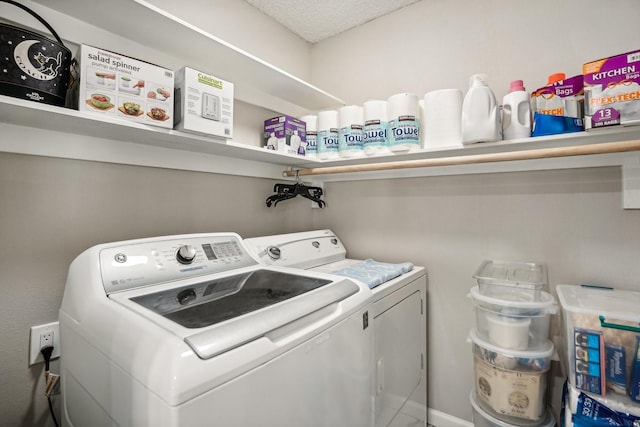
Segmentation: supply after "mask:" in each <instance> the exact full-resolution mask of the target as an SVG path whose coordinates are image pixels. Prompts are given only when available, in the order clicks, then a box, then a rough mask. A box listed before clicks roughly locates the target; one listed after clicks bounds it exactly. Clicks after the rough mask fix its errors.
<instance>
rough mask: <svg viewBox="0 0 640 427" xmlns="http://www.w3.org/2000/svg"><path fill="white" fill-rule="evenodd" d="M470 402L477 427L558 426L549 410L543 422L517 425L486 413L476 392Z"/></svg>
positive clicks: (471, 395)
mask: <svg viewBox="0 0 640 427" xmlns="http://www.w3.org/2000/svg"><path fill="white" fill-rule="evenodd" d="M469 400H470V401H471V407H472V409H473V425H474V426H475V427H553V426H554V425H555V424H556V420H555V418H553V416H552V415H551V411H550V410H548V409H547V411H546V415H545V416H544V417H543V419H542V421H538V422H527V420H518V423H517V424H510V423H508V422H505V421H502V420H500V419H498V418H496V417H494V416H493V415H491V414H490V413H488V412H487V411H485V410H484V409H483V408H482V406H480V404H479V403H478V397H477V396H476V393H475V392H473V391H472V392H471V394H470V395H469Z"/></svg>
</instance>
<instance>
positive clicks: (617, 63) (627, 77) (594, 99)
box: [582, 50, 640, 129]
mask: <svg viewBox="0 0 640 427" xmlns="http://www.w3.org/2000/svg"><path fill="white" fill-rule="evenodd" d="M582 72H583V74H584V96H585V128H586V129H595V128H599V127H605V126H613V125H640V50H637V51H634V52H628V53H625V54H622V55H617V56H612V57H610V58H605V59H599V60H597V61H592V62H589V63H586V64H584V66H583V67H582Z"/></svg>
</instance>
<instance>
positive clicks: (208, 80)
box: [174, 67, 233, 138]
mask: <svg viewBox="0 0 640 427" xmlns="http://www.w3.org/2000/svg"><path fill="white" fill-rule="evenodd" d="M175 111H176V114H175V119H174V125H175V128H176V129H177V130H182V131H185V132H194V133H199V134H204V135H213V136H217V137H221V138H231V137H232V136H233V83H230V82H227V81H225V80H222V79H219V78H217V77H214V76H212V75H210V74H206V73H203V72H201V71H198V70H194V69H193V68H189V67H183V68H181V69H180V70H178V71H177V72H176V98H175Z"/></svg>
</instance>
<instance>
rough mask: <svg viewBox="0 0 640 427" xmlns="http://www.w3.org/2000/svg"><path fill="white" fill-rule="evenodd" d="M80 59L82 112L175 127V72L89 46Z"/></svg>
mask: <svg viewBox="0 0 640 427" xmlns="http://www.w3.org/2000/svg"><path fill="white" fill-rule="evenodd" d="M78 58H79V60H80V87H79V99H78V109H79V110H81V111H88V112H92V113H97V114H103V115H105V116H106V117H117V118H123V119H126V120H132V121H135V122H139V123H146V124H149V125H154V126H160V127H165V128H169V129H171V128H172V127H173V120H170V119H172V117H173V89H174V76H173V71H171V70H168V69H166V68H162V67H159V66H157V65H153V64H150V63H148V62H144V61H140V60H137V59H134V58H130V57H127V56H124V55H120V54H117V53H114V52H110V51H107V50H104V49H98V48H95V47H92V46H87V45H81V46H80V52H79V54H78Z"/></svg>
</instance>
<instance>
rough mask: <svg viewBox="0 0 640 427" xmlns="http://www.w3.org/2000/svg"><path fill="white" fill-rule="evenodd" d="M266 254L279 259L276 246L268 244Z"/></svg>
mask: <svg viewBox="0 0 640 427" xmlns="http://www.w3.org/2000/svg"><path fill="white" fill-rule="evenodd" d="M267 254H268V255H269V258H271V259H280V248H279V247H277V246H269V247H268V248H267Z"/></svg>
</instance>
